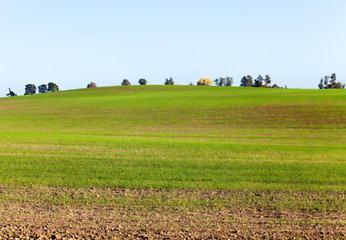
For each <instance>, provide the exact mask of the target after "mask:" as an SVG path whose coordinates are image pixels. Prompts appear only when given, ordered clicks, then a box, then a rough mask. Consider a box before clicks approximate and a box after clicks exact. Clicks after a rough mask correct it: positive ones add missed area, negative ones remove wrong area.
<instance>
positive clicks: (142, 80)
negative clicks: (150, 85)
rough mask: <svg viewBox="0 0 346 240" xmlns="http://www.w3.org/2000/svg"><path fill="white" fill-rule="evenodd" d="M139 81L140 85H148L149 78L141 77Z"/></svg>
mask: <svg viewBox="0 0 346 240" xmlns="http://www.w3.org/2000/svg"><path fill="white" fill-rule="evenodd" d="M138 83H139V84H140V85H147V80H145V79H144V78H141V79H139V80H138Z"/></svg>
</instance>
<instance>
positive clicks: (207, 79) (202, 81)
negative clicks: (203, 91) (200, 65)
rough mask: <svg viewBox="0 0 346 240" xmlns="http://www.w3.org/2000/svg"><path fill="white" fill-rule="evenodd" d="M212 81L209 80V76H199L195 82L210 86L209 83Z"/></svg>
mask: <svg viewBox="0 0 346 240" xmlns="http://www.w3.org/2000/svg"><path fill="white" fill-rule="evenodd" d="M213 83H214V82H213V81H211V80H210V79H209V78H201V80H199V81H198V82H197V85H208V86H210V85H212V84H213Z"/></svg>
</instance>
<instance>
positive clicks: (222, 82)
mask: <svg viewBox="0 0 346 240" xmlns="http://www.w3.org/2000/svg"><path fill="white" fill-rule="evenodd" d="M214 82H215V85H216V86H224V85H225V82H226V80H225V78H223V77H219V78H217V79H215V80H214Z"/></svg>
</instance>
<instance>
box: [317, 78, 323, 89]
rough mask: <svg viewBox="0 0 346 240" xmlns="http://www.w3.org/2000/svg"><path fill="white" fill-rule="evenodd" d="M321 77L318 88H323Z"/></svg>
mask: <svg viewBox="0 0 346 240" xmlns="http://www.w3.org/2000/svg"><path fill="white" fill-rule="evenodd" d="M323 87H324V86H323V78H321V80H320V83H319V84H318V88H319V89H323Z"/></svg>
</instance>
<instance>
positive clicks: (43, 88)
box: [38, 84, 48, 93]
mask: <svg viewBox="0 0 346 240" xmlns="http://www.w3.org/2000/svg"><path fill="white" fill-rule="evenodd" d="M47 91H48V88H47V85H46V84H42V85H40V86H38V92H39V93H46V92H47Z"/></svg>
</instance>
